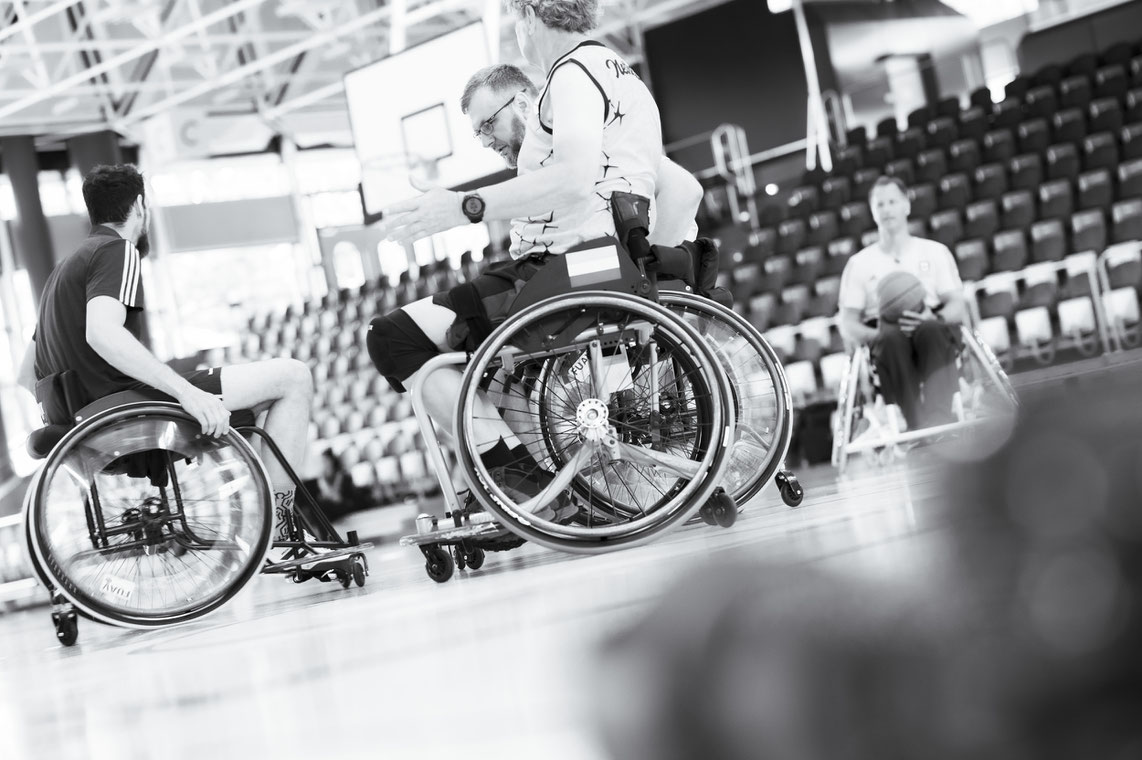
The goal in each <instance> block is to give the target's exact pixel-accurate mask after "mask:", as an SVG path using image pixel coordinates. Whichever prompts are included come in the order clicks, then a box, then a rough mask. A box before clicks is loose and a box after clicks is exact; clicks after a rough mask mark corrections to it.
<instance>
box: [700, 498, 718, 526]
mask: <svg viewBox="0 0 1142 760" xmlns="http://www.w3.org/2000/svg"><path fill="white" fill-rule="evenodd" d="M698 516H699V517H701V518H702V522H704V523H706V524H707V525H717V524H718V521H717V520H715V519H714V507H713V506H712V505H711V504H710V502H706V503H705V504H703V505H702V506H701V507H700V508H699V509H698Z"/></svg>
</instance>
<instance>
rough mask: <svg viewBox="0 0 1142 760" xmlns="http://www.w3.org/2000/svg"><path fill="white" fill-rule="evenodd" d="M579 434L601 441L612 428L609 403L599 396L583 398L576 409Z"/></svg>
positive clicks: (591, 439)
mask: <svg viewBox="0 0 1142 760" xmlns="http://www.w3.org/2000/svg"><path fill="white" fill-rule="evenodd" d="M575 421H576V422H577V423H578V425H579V435H581V436H582V437H583V438H584V439H586V440H588V441H601V440H603V438H604V437H605V436H606V435H607V432H608V430H609V428H610V424H609V423H610V418H609V415H608V413H607V405H606V404H604V403H603V402H602V401H600V400H599V399H597V398H588V399H583V400H582V401H581V402H579V406H578V407H577V408H576V410H575Z"/></svg>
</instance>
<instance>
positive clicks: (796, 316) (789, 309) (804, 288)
mask: <svg viewBox="0 0 1142 760" xmlns="http://www.w3.org/2000/svg"><path fill="white" fill-rule="evenodd" d="M808 310H809V286H808V285H807V284H805V283H798V284H796V285H789V286H787V287H785V288H782V289H781V302H780V303H779V304H778V306H777V322H778V323H779V324H785V325H795V324H797V323H798V322H800V321H801V320H802V319H804V318H805V312H807V311H808Z"/></svg>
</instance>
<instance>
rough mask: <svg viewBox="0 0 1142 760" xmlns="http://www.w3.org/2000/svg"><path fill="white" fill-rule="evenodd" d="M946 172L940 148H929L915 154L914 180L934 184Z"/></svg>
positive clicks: (946, 164) (944, 159)
mask: <svg viewBox="0 0 1142 760" xmlns="http://www.w3.org/2000/svg"><path fill="white" fill-rule="evenodd" d="M947 173H948V161H947V159H946V158H944V151H943V149H942V148H930V149H928V150H925V151H923V152H921V153H920V155H918V156H916V182H920V183H927V184H935V183H937V182H939V181H940V177H943V176H944V175H945V174H947Z"/></svg>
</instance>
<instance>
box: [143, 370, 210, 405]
mask: <svg viewBox="0 0 1142 760" xmlns="http://www.w3.org/2000/svg"><path fill="white" fill-rule="evenodd" d="M178 374H179V376H181V377H182V378H183V379H184V380H186V381H187V382H188V383H190V384H191V385H193V386H194V387H195V388H198V389H199V390H201V391H206V392H207V393H211V394H213V395H215V396H218V397H219V398H221V396H222V368H221V367H211V368H210V369H195V370H190V371H189V372H179V373H178ZM121 390H126V391H150V390H155V389H154V388H152V387H151V386H149V385H147V384H146V383H132V384H131V385H128V386H127V387H126V388H123V389H121ZM163 395H166V394H163Z"/></svg>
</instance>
